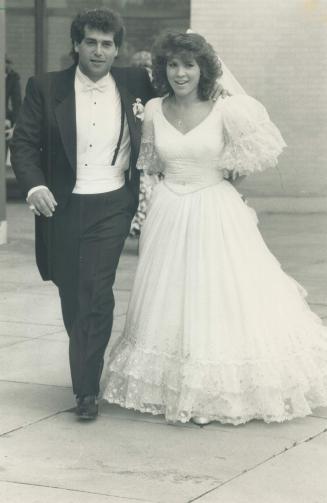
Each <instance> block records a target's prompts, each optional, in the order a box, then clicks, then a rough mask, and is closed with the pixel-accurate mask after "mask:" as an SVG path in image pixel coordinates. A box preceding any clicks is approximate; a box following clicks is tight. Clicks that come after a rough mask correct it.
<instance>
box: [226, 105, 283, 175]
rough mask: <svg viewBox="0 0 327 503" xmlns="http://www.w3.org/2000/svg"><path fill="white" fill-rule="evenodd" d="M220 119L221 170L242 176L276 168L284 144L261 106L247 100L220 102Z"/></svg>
mask: <svg viewBox="0 0 327 503" xmlns="http://www.w3.org/2000/svg"><path fill="white" fill-rule="evenodd" d="M222 117H223V134H224V141H225V147H224V150H223V153H222V158H221V162H220V167H221V169H224V170H226V171H227V172H228V173H232V175H233V176H237V175H238V176H242V175H249V174H251V173H254V172H257V171H264V170H265V169H267V168H270V167H274V166H276V164H277V159H278V156H279V155H280V154H281V152H282V151H283V149H284V147H286V143H285V142H284V140H283V138H282V136H281V134H280V132H279V130H278V128H277V127H276V126H275V124H273V123H272V122H271V120H270V118H269V115H268V113H267V111H266V109H265V107H264V106H263V105H262V104H261V103H259V102H258V101H256V100H255V99H254V98H251V97H249V96H241V95H239V96H232V97H231V98H227V99H225V100H224V103H223V106H222Z"/></svg>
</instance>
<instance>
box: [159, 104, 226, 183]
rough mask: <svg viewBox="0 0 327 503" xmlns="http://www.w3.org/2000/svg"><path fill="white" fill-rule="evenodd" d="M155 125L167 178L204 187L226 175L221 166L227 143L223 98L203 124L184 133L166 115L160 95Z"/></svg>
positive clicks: (160, 156) (161, 159)
mask: <svg viewBox="0 0 327 503" xmlns="http://www.w3.org/2000/svg"><path fill="white" fill-rule="evenodd" d="M153 127H154V138H155V146H156V150H157V153H158V156H159V159H160V161H161V163H162V164H163V170H164V173H165V179H166V182H171V183H177V184H183V185H186V184H187V185H194V186H199V187H201V186H206V185H212V184H215V183H218V182H220V181H221V180H222V179H223V172H222V171H221V170H220V169H219V159H220V157H221V152H222V149H223V147H224V142H223V129H222V119H221V114H219V101H218V102H217V103H215V105H214V107H213V108H212V109H211V111H210V112H209V114H208V115H207V116H206V118H205V119H204V120H203V121H201V122H200V124H198V125H197V126H196V127H194V128H193V129H191V130H190V131H188V132H187V133H185V134H183V133H181V132H180V131H179V130H178V129H176V128H175V127H174V126H173V125H172V124H171V123H170V122H169V121H168V120H167V119H166V117H165V116H164V114H163V111H162V99H158V103H157V106H156V109H155V110H154V114H153Z"/></svg>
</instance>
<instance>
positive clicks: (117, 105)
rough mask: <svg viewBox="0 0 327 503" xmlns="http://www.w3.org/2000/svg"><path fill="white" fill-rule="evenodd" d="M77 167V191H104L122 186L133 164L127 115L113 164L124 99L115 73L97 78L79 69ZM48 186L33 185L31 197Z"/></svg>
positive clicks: (77, 71)
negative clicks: (131, 162)
mask: <svg viewBox="0 0 327 503" xmlns="http://www.w3.org/2000/svg"><path fill="white" fill-rule="evenodd" d="M74 86H75V105H76V135H77V167H76V184H75V187H74V189H73V193H75V194H100V193H103V192H110V191H112V190H116V189H119V188H120V187H122V186H123V185H124V183H125V175H124V172H125V171H126V170H127V169H128V168H129V160H130V152H131V147H130V136H129V129H128V124H127V120H126V117H125V122H124V132H123V137H122V141H121V146H120V150H119V153H118V156H117V159H116V163H115V165H114V166H113V165H112V164H111V163H112V159H113V156H114V152H115V150H116V147H117V142H118V138H119V133H120V125H121V101H120V95H119V92H118V89H117V87H116V84H115V81H114V79H113V77H112V76H111V75H110V73H108V74H107V75H105V76H104V77H102V78H101V79H100V80H98V81H97V82H93V81H92V80H90V79H89V78H88V77H87V76H86V75H84V74H83V73H82V72H81V70H80V69H79V67H77V68H76V73H75V83H74ZM42 187H44V186H42V185H38V186H37V187H33V188H32V189H31V190H30V191H29V192H28V195H27V200H28V198H29V197H30V196H31V195H32V194H33V192H35V191H36V190H38V189H40V188H42Z"/></svg>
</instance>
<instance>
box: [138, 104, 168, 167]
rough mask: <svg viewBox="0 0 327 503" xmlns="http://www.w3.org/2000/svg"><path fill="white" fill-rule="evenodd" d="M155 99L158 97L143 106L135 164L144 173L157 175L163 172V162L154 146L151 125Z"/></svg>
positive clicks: (152, 127)
mask: <svg viewBox="0 0 327 503" xmlns="http://www.w3.org/2000/svg"><path fill="white" fill-rule="evenodd" d="M157 101H158V98H155V99H153V100H150V101H149V102H148V103H147V104H146V106H145V113H144V122H143V125H142V139H141V147H140V153H139V157H138V161H137V164H136V167H137V169H139V170H142V171H143V172H144V173H145V174H146V175H159V174H160V173H162V172H163V163H162V162H161V160H160V158H159V155H158V153H157V151H156V148H155V136H154V126H153V114H154V111H155V107H156V106H157V105H158V103H157Z"/></svg>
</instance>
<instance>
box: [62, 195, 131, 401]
mask: <svg viewBox="0 0 327 503" xmlns="http://www.w3.org/2000/svg"><path fill="white" fill-rule="evenodd" d="M134 210H135V198H134V196H133V195H132V193H131V192H130V190H129V188H128V187H127V186H124V187H122V188H120V189H118V190H115V191H112V192H108V193H105V194H94V195H93V194H91V195H77V194H72V196H71V200H70V201H69V203H68V204H67V206H66V207H65V209H64V210H63V211H62V212H60V208H59V211H58V213H57V215H56V222H55V235H54V247H55V254H54V255H55V259H54V276H55V282H56V284H57V286H58V288H59V294H60V299H61V307H62V314H63V320H64V324H65V327H66V330H67V333H68V335H69V338H70V343H69V359H70V369H71V376H72V384H73V392H74V393H75V395H76V396H77V397H82V396H85V395H97V394H98V392H99V382H100V377H101V372H102V368H103V357H104V353H105V350H106V347H107V344H108V342H109V338H110V334H111V329H112V323H113V310H114V304H115V302H114V295H113V284H114V281H115V276H116V270H117V266H118V262H119V257H120V254H121V252H122V249H123V246H124V242H125V239H126V237H127V235H128V233H129V229H130V224H131V219H132V216H133V213H134ZM56 212H57V210H56Z"/></svg>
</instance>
